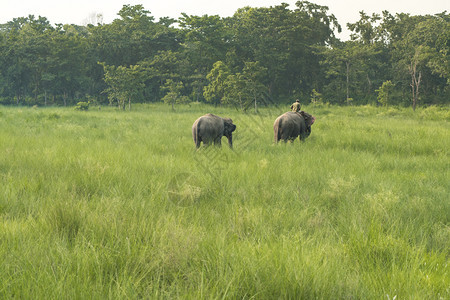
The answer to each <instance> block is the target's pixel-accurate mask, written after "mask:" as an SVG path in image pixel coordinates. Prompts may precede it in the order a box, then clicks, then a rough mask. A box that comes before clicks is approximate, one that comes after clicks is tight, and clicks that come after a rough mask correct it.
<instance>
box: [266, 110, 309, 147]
mask: <svg viewBox="0 0 450 300" xmlns="http://www.w3.org/2000/svg"><path fill="white" fill-rule="evenodd" d="M315 120H316V118H314V117H313V116H312V115H310V114H308V113H306V112H304V111H300V112H293V111H289V112H287V113H284V114H282V115H281V116H279V117H278V118H277V119H276V120H275V122H274V123H273V131H274V133H275V143H278V142H279V141H280V140H284V141H285V142H287V140H290V141H294V140H295V139H296V138H297V136H300V141H302V140H304V139H306V138H307V137H308V136H309V135H310V134H311V125H312V124H314V121H315Z"/></svg>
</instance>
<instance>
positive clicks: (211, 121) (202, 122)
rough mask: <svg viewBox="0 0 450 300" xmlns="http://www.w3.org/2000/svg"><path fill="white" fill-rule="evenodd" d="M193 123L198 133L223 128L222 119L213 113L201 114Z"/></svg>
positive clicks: (207, 133)
mask: <svg viewBox="0 0 450 300" xmlns="http://www.w3.org/2000/svg"><path fill="white" fill-rule="evenodd" d="M194 125H196V127H197V130H198V131H199V132H200V133H202V134H206V135H215V134H216V133H220V132H223V128H224V124H223V119H222V118H220V117H218V116H216V115H213V114H206V115H204V116H201V117H200V118H198V119H197V120H196V121H195V123H194Z"/></svg>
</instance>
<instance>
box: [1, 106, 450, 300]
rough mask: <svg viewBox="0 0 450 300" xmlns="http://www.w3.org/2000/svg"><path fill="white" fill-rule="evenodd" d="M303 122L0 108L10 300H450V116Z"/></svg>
mask: <svg viewBox="0 0 450 300" xmlns="http://www.w3.org/2000/svg"><path fill="white" fill-rule="evenodd" d="M303 109H304V110H305V111H307V112H309V113H312V114H313V115H314V116H315V117H316V123H315V124H314V125H313V126H312V133H311V136H310V137H309V138H308V139H306V141H305V142H303V143H300V142H299V141H298V140H296V141H295V142H294V143H292V144H291V143H287V144H284V143H281V144H279V145H275V144H274V142H273V129H272V125H273V121H274V120H275V118H276V117H277V116H278V115H279V114H281V113H282V111H281V110H280V109H279V108H271V109H269V108H263V109H261V111H260V113H259V114H258V115H255V114H253V113H248V114H245V113H242V112H239V111H237V110H235V109H232V108H224V107H220V108H214V107H211V106H206V105H201V104H200V105H191V106H178V107H176V111H175V112H173V111H171V108H170V106H166V105H162V104H153V105H151V104H149V105H135V106H134V107H133V110H132V111H126V112H123V111H118V110H116V109H114V108H110V107H103V108H102V109H101V110H97V109H93V108H91V109H90V110H89V111H87V112H80V111H75V110H74V109H73V108H56V107H53V108H27V107H2V106H0V153H1V155H0V298H1V299H8V298H16V299H127V298H132V299H133V298H167V299H173V298H181V299H216V298H220V299H223V298H225V299H228V298H230V299H277V298H281V299H312V298H314V299H316V298H318V299H342V298H347V299H388V300H391V299H449V298H450V274H449V266H448V261H449V248H450V247H449V245H450V227H449V217H450V200H449V199H450V197H449V196H450V180H449V179H450V174H449V170H450V159H449V152H448V151H449V149H450V125H449V121H450V112H449V109H448V108H437V107H429V108H420V109H417V111H416V112H413V111H412V110H411V109H397V108H377V107H371V106H364V107H333V106H322V107H313V106H304V107H303ZM207 112H212V113H215V114H218V115H220V116H223V117H225V116H227V117H231V118H232V119H233V121H234V123H235V124H236V125H237V130H236V132H235V134H234V136H233V137H234V139H233V142H234V151H232V150H230V149H229V148H228V147H227V142H226V138H224V139H223V140H222V144H223V147H222V148H215V147H210V148H202V149H200V150H199V151H196V150H195V145H194V143H193V141H192V135H191V126H192V123H193V122H194V120H195V119H196V118H198V117H199V116H201V115H203V114H204V113H207Z"/></svg>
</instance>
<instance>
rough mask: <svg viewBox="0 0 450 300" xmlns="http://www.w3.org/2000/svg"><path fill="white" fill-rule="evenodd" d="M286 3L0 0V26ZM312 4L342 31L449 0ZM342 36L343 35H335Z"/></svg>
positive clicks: (221, 11) (432, 9) (427, 10)
mask: <svg viewBox="0 0 450 300" xmlns="http://www.w3.org/2000/svg"><path fill="white" fill-rule="evenodd" d="M283 2H284V3H287V4H289V8H290V9H295V2H297V0H284V1H283V0H137V1H135V0H70V1H66V0H0V24H3V23H6V22H8V21H11V20H12V19H13V18H17V17H26V16H28V15H29V14H32V15H35V16H36V17H37V16H43V17H46V18H47V19H48V20H49V21H50V23H52V24H56V23H63V24H67V23H69V24H79V25H85V24H86V21H87V20H88V18H89V16H91V15H93V14H102V15H103V22H104V23H110V22H112V21H113V20H114V19H115V18H117V13H118V12H119V10H120V9H121V8H122V6H123V5H124V4H131V5H135V4H142V5H143V6H144V8H145V9H146V10H149V11H150V12H151V15H152V16H154V17H155V19H156V20H158V19H159V18H160V17H165V16H168V17H172V18H175V19H177V18H178V17H180V16H181V13H182V12H184V13H187V14H188V15H197V16H200V15H204V14H208V15H219V16H221V17H227V16H232V15H233V13H234V12H235V11H236V10H237V9H238V8H242V7H244V6H251V7H269V6H275V5H279V4H281V3H283ZM310 2H312V3H316V4H319V5H324V6H328V7H329V13H332V14H334V15H335V16H336V18H337V19H338V22H339V24H341V26H342V28H343V29H344V30H345V29H346V26H345V25H346V23H348V22H350V23H353V22H356V21H358V20H359V11H361V10H364V11H365V12H366V13H367V14H372V13H381V12H382V11H383V10H387V11H389V12H390V13H391V14H395V13H401V12H403V13H409V14H411V15H425V14H436V13H441V12H443V11H445V10H446V11H447V13H448V12H450V0H425V1H424V0H310ZM338 36H339V37H341V38H345V37H346V33H345V32H344V33H343V34H341V35H338Z"/></svg>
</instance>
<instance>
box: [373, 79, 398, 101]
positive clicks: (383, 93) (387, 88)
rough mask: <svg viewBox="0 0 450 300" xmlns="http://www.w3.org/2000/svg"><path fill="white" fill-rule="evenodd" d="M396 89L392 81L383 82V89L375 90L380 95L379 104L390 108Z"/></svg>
mask: <svg viewBox="0 0 450 300" xmlns="http://www.w3.org/2000/svg"><path fill="white" fill-rule="evenodd" d="M394 87H395V85H394V84H393V83H392V82H391V81H390V80H387V81H385V82H383V84H382V85H381V87H380V88H379V89H378V90H375V91H376V92H377V93H378V102H379V103H381V104H382V105H384V106H388V104H390V103H391V97H392V93H393V89H394Z"/></svg>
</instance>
